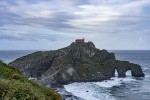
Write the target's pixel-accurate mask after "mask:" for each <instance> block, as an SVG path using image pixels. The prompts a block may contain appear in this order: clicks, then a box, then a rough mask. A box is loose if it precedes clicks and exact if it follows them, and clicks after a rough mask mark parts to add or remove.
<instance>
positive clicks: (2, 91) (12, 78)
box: [0, 61, 61, 100]
mask: <svg viewBox="0 0 150 100" xmlns="http://www.w3.org/2000/svg"><path fill="white" fill-rule="evenodd" d="M0 100H61V97H60V95H59V94H57V93H56V92H54V91H53V90H52V89H49V88H46V87H44V86H42V85H40V84H38V83H36V82H34V81H31V80H28V79H27V78H26V77H25V76H23V75H22V74H21V73H20V72H19V71H18V70H16V69H14V68H12V67H10V66H7V65H6V64H4V63H3V62H2V61H0Z"/></svg>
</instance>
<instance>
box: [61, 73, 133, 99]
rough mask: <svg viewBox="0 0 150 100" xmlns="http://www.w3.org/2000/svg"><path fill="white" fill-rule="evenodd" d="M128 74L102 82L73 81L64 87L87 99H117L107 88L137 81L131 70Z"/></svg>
mask: <svg viewBox="0 0 150 100" xmlns="http://www.w3.org/2000/svg"><path fill="white" fill-rule="evenodd" d="M126 75H127V77H126V78H118V77H113V78H111V80H105V81H102V82H86V83H84V82H81V83H72V84H69V85H64V87H65V89H66V90H67V91H68V92H71V93H73V94H74V95H75V96H77V97H80V98H83V99H85V100H115V98H114V97H113V96H111V94H110V93H109V91H108V90H109V89H107V88H111V87H113V86H119V85H121V84H122V83H126V82H132V81H136V79H134V78H132V76H131V71H129V72H127V73H126Z"/></svg>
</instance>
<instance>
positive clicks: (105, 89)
mask: <svg viewBox="0 0 150 100" xmlns="http://www.w3.org/2000/svg"><path fill="white" fill-rule="evenodd" d="M32 52H34V51H18V50H17V51H11V50H10V51H0V59H1V60H3V61H4V62H6V63H9V62H11V61H13V60H15V59H16V58H18V57H21V56H24V55H26V54H29V53H32ZM110 52H114V53H115V55H116V59H119V60H127V61H130V62H132V63H137V64H140V65H141V66H142V69H143V71H144V73H145V74H146V76H145V78H134V77H132V76H131V73H130V72H127V77H126V78H117V77H115V78H113V80H110V81H107V82H106V81H104V82H87V83H72V84H69V85H65V89H66V90H67V91H69V92H71V93H72V94H74V95H75V96H77V97H80V98H83V99H84V100H150V51H117V50H115V51H110ZM86 91H88V92H86ZM68 100H69V99H68Z"/></svg>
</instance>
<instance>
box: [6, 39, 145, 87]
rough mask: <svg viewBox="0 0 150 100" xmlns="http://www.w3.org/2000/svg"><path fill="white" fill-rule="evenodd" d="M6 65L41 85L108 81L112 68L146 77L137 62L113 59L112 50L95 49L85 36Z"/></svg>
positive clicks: (113, 74)
mask: <svg viewBox="0 0 150 100" xmlns="http://www.w3.org/2000/svg"><path fill="white" fill-rule="evenodd" d="M9 65H10V66H13V67H14V68H17V69H19V70H20V71H21V72H22V73H23V74H25V75H26V76H27V77H29V78H36V79H37V80H38V81H39V82H40V83H42V84H44V85H47V84H61V85H63V84H68V83H72V82H90V81H102V80H108V79H110V78H111V77H114V76H115V70H116V71H117V73H118V77H126V71H128V70H131V74H132V76H134V77H144V76H145V75H144V73H143V71H142V69H141V66H140V65H138V64H133V63H130V62H128V61H120V60H116V58H115V54H114V53H109V52H108V51H107V50H100V49H97V48H96V47H95V45H94V44H93V43H92V42H90V41H88V42H85V41H84V39H77V40H76V41H75V42H72V43H71V44H70V45H69V46H68V47H65V48H62V49H58V50H53V51H38V52H35V53H32V54H29V55H26V56H23V57H21V58H18V59H16V60H15V61H13V62H11V63H10V64H9Z"/></svg>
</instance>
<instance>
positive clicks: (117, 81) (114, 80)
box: [95, 77, 135, 88]
mask: <svg viewBox="0 0 150 100" xmlns="http://www.w3.org/2000/svg"><path fill="white" fill-rule="evenodd" d="M130 81H135V79H132V78H117V77H114V78H111V80H107V81H102V82H96V83H95V84H97V85H99V86H100V87H105V88H110V87H113V86H119V85H121V84H122V83H125V82H130Z"/></svg>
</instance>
